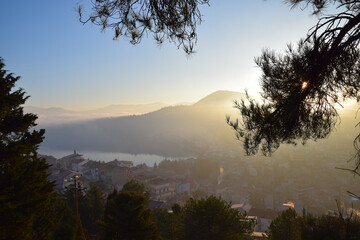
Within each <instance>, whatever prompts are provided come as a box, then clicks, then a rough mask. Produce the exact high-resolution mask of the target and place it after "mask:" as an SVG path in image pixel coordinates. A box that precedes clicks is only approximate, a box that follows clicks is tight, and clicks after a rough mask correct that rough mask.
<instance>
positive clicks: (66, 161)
mask: <svg viewBox="0 0 360 240" xmlns="http://www.w3.org/2000/svg"><path fill="white" fill-rule="evenodd" d="M77 160H82V161H83V160H85V159H84V158H83V157H82V155H81V154H78V153H77V152H76V151H74V153H73V154H70V155H67V156H65V157H63V158H60V159H59V160H58V163H59V164H60V166H61V167H62V168H66V169H72V163H73V162H74V161H77ZM82 161H80V162H82Z"/></svg>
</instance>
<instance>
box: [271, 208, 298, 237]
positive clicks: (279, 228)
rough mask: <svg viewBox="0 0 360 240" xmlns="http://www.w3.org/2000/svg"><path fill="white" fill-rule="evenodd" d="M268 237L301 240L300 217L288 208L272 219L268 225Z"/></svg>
mask: <svg viewBox="0 0 360 240" xmlns="http://www.w3.org/2000/svg"><path fill="white" fill-rule="evenodd" d="M268 237H269V239H272V240H282V239H284V240H301V239H302V238H301V217H300V216H299V215H297V213H296V212H295V210H294V209H292V208H289V209H287V210H286V211H284V212H282V213H281V215H280V216H279V217H277V218H276V219H274V220H273V221H272V222H271V224H270V227H269V232H268Z"/></svg>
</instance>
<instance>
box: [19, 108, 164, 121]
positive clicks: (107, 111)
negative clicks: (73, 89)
mask: <svg viewBox="0 0 360 240" xmlns="http://www.w3.org/2000/svg"><path fill="white" fill-rule="evenodd" d="M166 106H169V104H165V103H160V102H158V103H149V104H133V105H130V104H128V105H121V104H118V105H110V106H106V107H102V108H98V109H94V110H86V111H72V110H67V109H64V108H59V107H51V108H41V107H34V106H25V108H24V110H25V112H29V113H35V114H37V115H38V117H39V118H38V120H37V122H38V123H39V124H40V125H41V126H49V125H57V124H63V123H70V122H75V121H81V120H89V119H96V118H105V117H119V116H128V115H134V114H135V115H139V114H145V113H148V112H152V111H156V110H158V109H161V108H163V107H166Z"/></svg>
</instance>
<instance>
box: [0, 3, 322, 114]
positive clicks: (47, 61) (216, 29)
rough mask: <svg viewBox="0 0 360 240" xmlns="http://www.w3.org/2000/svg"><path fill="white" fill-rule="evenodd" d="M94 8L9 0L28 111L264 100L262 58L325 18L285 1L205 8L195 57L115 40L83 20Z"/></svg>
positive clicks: (9, 49) (14, 62)
mask: <svg viewBox="0 0 360 240" xmlns="http://www.w3.org/2000/svg"><path fill="white" fill-rule="evenodd" d="M79 4H80V5H83V6H84V7H85V10H86V9H87V10H89V7H90V4H91V1H90V0H80V1H79V0H78V1H76V0H32V1H28V0H1V2H0V11H1V14H0V30H1V31H0V57H2V58H3V59H4V60H5V64H6V69H7V70H9V71H10V72H13V73H14V74H15V75H18V76H21V80H20V81H18V84H17V86H18V87H21V88H24V89H25V91H26V93H27V94H28V95H30V96H31V97H30V98H29V99H28V101H27V103H26V104H27V105H31V106H38V107H62V108H66V109H70V110H88V109H95V108H99V107H103V106H107V105H112V104H141V103H153V102H163V103H168V104H175V103H179V102H196V101H198V100H199V99H201V98H202V97H205V96H206V95H208V94H210V93H212V92H214V91H217V90H230V91H238V92H244V90H245V89H247V90H248V91H249V93H250V94H256V93H258V92H260V91H261V89H260V86H259V77H260V74H261V73H260V70H259V69H258V68H257V67H256V64H255V63H254V58H255V57H257V56H259V55H260V54H261V51H262V50H263V49H266V48H270V49H274V50H276V51H279V52H281V51H283V50H285V48H286V44H288V43H292V44H296V42H298V40H299V39H300V38H302V37H305V36H306V33H307V31H308V29H309V28H310V27H312V26H313V25H314V24H315V23H316V21H317V18H316V17H315V16H312V15H311V9H305V10H301V9H300V8H294V9H291V8H290V7H289V6H288V5H287V4H285V3H284V1H282V0H267V1H263V0H242V1H239V0H222V1H219V0H217V1H216V0H213V1H210V6H201V7H200V10H201V12H202V14H203V22H202V24H201V25H200V26H199V27H198V38H199V39H198V43H197V45H196V47H195V50H196V53H195V54H193V55H192V56H191V57H186V55H185V53H184V52H183V51H182V50H181V49H177V47H176V46H175V44H174V43H169V42H165V43H164V44H163V45H162V46H161V47H159V46H157V45H156V44H155V42H154V40H153V38H152V36H151V35H149V37H148V38H147V39H146V38H145V39H143V40H142V42H141V43H140V44H139V45H136V46H133V45H131V44H130V43H129V41H128V39H120V40H117V41H114V40H112V38H113V32H112V30H111V29H109V30H107V31H106V32H105V33H102V32H101V31H100V29H99V27H97V26H92V25H90V24H87V25H83V24H81V23H80V22H79V21H78V15H77V11H76V8H77V6H78V5H79Z"/></svg>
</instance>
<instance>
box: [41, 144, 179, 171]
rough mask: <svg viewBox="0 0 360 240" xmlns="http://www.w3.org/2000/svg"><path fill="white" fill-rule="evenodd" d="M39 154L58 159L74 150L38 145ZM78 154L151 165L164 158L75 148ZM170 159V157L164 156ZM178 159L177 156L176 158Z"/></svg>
mask: <svg viewBox="0 0 360 240" xmlns="http://www.w3.org/2000/svg"><path fill="white" fill-rule="evenodd" d="M38 152H39V153H40V154H45V155H52V156H54V157H55V158H57V159H59V158H62V157H65V156H67V155H70V154H72V153H74V150H54V149H48V148H44V147H40V149H39V151H38ZM76 152H77V153H78V154H82V155H83V157H84V158H85V159H90V160H96V161H97V160H100V161H104V162H110V161H112V160H114V159H118V160H125V161H132V162H133V163H134V165H138V164H142V163H145V164H146V165H147V166H149V167H152V166H154V163H157V164H158V163H159V162H161V161H162V160H164V159H165V157H162V156H158V155H150V154H137V155H133V154H127V153H113V152H93V151H89V150H76ZM166 159H170V160H171V158H166ZM177 159H178V158H177Z"/></svg>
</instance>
